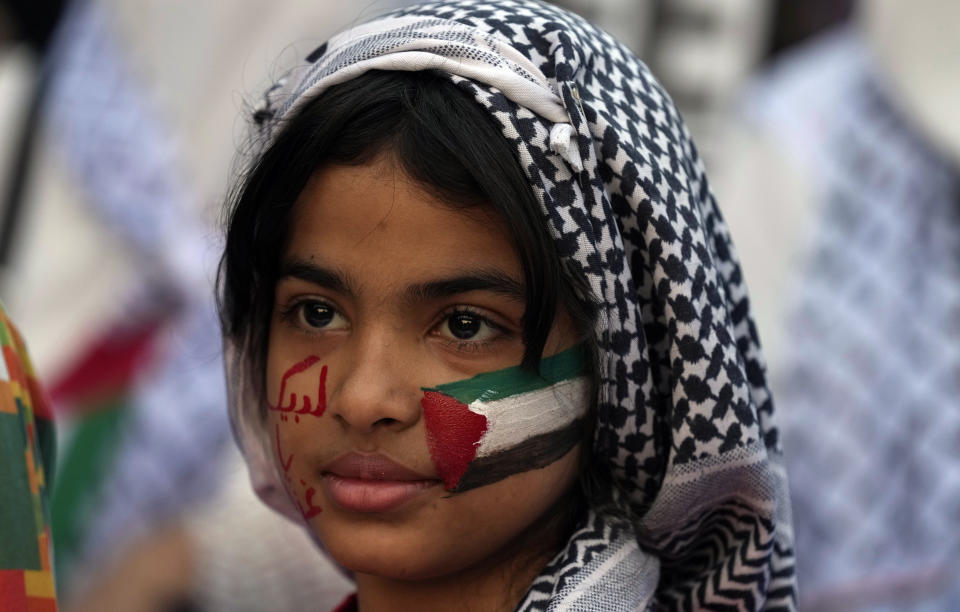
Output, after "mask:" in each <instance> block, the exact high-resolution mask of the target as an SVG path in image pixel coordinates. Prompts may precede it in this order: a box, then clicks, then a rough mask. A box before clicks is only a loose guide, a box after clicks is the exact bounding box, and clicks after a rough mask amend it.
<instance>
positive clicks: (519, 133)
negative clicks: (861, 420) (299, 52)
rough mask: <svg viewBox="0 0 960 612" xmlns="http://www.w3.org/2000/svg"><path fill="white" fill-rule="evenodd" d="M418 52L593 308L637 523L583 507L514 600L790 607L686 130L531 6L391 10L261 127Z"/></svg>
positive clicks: (764, 471) (753, 350)
mask: <svg viewBox="0 0 960 612" xmlns="http://www.w3.org/2000/svg"><path fill="white" fill-rule="evenodd" d="M412 51H417V52H419V53H420V54H421V55H413V54H412ZM401 52H402V53H407V54H408V55H407V56H405V57H410V58H413V59H412V60H411V62H409V63H403V62H398V61H396V60H397V58H398V54H399V53H401ZM423 53H427V54H430V57H431V58H433V60H435V62H436V63H431V62H428V63H427V64H426V66H434V65H436V66H438V67H440V69H442V70H444V71H447V72H450V73H451V74H452V78H453V79H454V82H456V83H457V84H458V85H459V86H460V87H462V88H463V89H465V90H466V91H468V92H470V93H471V94H472V95H473V96H474V97H475V98H476V100H477V101H478V102H479V103H480V104H481V105H483V107H484V108H486V109H487V110H488V111H489V112H490V113H491V115H492V116H493V117H494V118H496V120H497V121H498V122H499V123H500V124H501V126H502V128H503V134H504V137H505V138H507V139H508V140H509V141H510V142H511V143H513V144H514V145H515V146H516V150H517V153H518V157H519V159H520V163H521V164H522V165H523V167H524V169H525V170H526V172H527V174H528V176H529V179H530V183H531V186H532V187H533V189H534V191H535V193H536V195H537V196H538V197H539V199H540V200H541V202H542V204H543V212H544V216H545V218H546V221H547V223H548V226H549V228H550V230H551V232H552V234H553V236H554V239H555V243H556V248H557V250H558V252H559V254H560V256H561V258H562V259H563V260H564V262H565V264H566V265H567V267H568V268H570V269H571V270H572V271H574V273H577V274H582V275H583V276H584V277H585V278H587V279H588V280H589V282H590V286H591V288H592V290H593V293H594V297H595V298H596V299H597V301H598V302H599V303H600V305H601V316H600V319H599V322H598V325H597V330H596V333H597V337H598V339H599V342H600V345H601V347H602V349H603V355H604V362H603V368H602V371H603V385H602V390H601V396H600V401H599V411H598V415H599V423H598V427H597V435H596V439H595V444H594V449H593V452H594V453H595V454H596V455H597V456H598V457H599V458H601V459H602V460H606V461H609V462H610V463H611V464H612V466H613V467H614V471H615V473H616V476H617V477H618V479H619V482H620V484H621V485H622V487H623V489H624V490H625V491H626V492H627V494H628V499H627V500H625V501H624V505H626V504H629V505H630V506H631V508H632V511H633V513H634V516H636V517H638V518H637V519H636V521H634V522H633V524H630V523H629V522H628V523H626V524H624V523H623V522H617V521H616V520H615V519H613V518H612V517H603V516H598V515H596V514H591V516H590V517H589V520H588V521H587V523H586V526H585V527H584V528H583V529H581V530H579V531H577V532H576V533H575V534H574V535H573V536H572V538H571V540H570V543H569V546H568V547H567V548H566V549H565V550H564V551H562V552H561V553H560V555H559V556H558V557H557V558H556V559H554V561H553V562H552V563H550V564H549V565H548V566H547V568H546V569H545V570H544V573H543V574H542V575H541V576H540V578H538V579H537V580H536V581H535V582H534V584H533V587H532V588H531V591H530V593H528V596H527V597H526V598H525V599H524V601H523V603H522V604H521V609H523V610H548V609H549V610H555V609H565V610H566V609H569V610H599V609H603V610H632V609H637V608H638V607H658V608H662V607H667V608H669V609H719V608H723V609H738V610H753V609H760V608H766V609H792V608H793V607H794V605H795V589H794V582H793V562H792V541H791V540H792V535H791V528H790V513H789V503H788V499H787V492H786V478H785V474H784V471H783V469H782V461H781V458H780V457H781V455H780V449H779V441H778V437H777V429H776V428H775V427H774V425H773V422H772V420H773V419H772V416H773V404H772V401H771V397H770V394H769V392H768V390H767V384H766V374H765V366H764V363H763V359H762V356H761V353H760V348H759V344H758V341H757V337H756V331H755V329H754V325H753V322H752V320H751V317H750V307H749V302H748V299H747V293H746V287H745V286H744V283H743V279H742V277H741V273H740V267H739V265H738V263H737V260H736V256H735V254H734V252H733V250H732V247H731V245H730V237H729V233H728V231H727V227H726V225H725V224H724V222H723V220H722V218H721V216H720V213H719V211H718V209H717V206H716V203H715V201H714V199H713V196H712V195H711V193H710V190H709V187H708V185H707V180H706V176H705V175H704V171H703V166H702V164H701V162H700V160H699V158H698V156H697V152H696V149H695V147H694V145H693V143H692V142H691V140H690V136H689V134H688V133H687V130H686V127H685V126H684V124H683V122H682V121H681V119H680V117H679V115H678V113H677V110H676V108H675V107H674V106H673V103H672V102H671V101H670V99H669V97H668V96H667V94H666V93H665V92H664V91H663V89H662V88H661V87H660V85H659V84H658V83H657V82H656V81H655V79H654V78H653V76H652V75H651V74H650V72H649V71H648V70H647V68H646V67H645V66H644V65H643V64H642V63H641V62H640V61H639V60H637V58H636V57H634V56H633V55H632V54H631V53H630V52H629V51H628V50H627V49H626V48H625V47H623V46H622V45H620V44H619V43H617V42H616V41H615V40H614V39H612V38H611V37H610V36H609V35H607V34H605V33H603V32H601V31H599V30H597V29H596V28H594V27H593V26H591V25H589V24H588V23H586V22H585V21H583V20H582V19H580V18H579V17H576V16H575V15H572V14H570V13H567V12H564V11H562V10H559V9H557V8H555V7H551V6H549V5H545V4H540V3H534V2H514V1H511V0H501V1H495V2H474V1H470V0H464V1H457V2H444V3H438V4H432V5H424V6H419V7H414V8H409V9H404V10H402V11H400V12H397V13H394V14H393V15H391V16H389V17H387V18H385V19H383V20H380V21H377V22H374V23H373V24H368V26H365V27H361V28H360V29H357V30H356V32H354V33H351V32H349V31H348V33H347V34H346V35H344V36H341V37H340V38H338V39H334V40H333V41H331V44H330V48H327V47H322V48H321V49H319V50H318V51H317V52H315V53H314V54H311V57H310V58H309V59H310V60H311V62H310V63H309V64H308V65H306V66H303V67H300V68H299V69H298V70H296V71H294V72H292V73H291V74H290V76H289V77H288V78H287V80H286V81H283V82H281V83H279V84H278V85H277V86H276V87H274V88H272V89H271V90H270V91H269V92H268V94H267V96H266V98H265V101H264V104H263V106H262V107H261V108H260V109H259V110H258V112H257V116H256V118H257V120H258V123H259V124H260V125H261V128H263V129H262V134H263V136H264V139H265V140H267V139H269V136H270V134H271V132H272V131H273V130H274V129H275V127H276V126H277V125H279V123H280V122H281V121H282V120H283V118H284V117H285V116H287V113H289V112H291V109H295V108H296V106H297V103H298V102H302V100H303V99H304V98H307V97H310V96H313V95H316V94H317V93H319V92H320V91H321V90H322V89H323V88H325V87H326V86H329V85H331V84H334V83H336V82H338V79H339V80H346V79H347V78H352V77H353V76H355V75H356V74H357V73H358V72H360V71H362V70H365V69H369V68H383V67H384V66H389V67H390V69H424V68H425V64H424V63H423V62H422V61H421V59H422V57H423V55H422V54H423ZM417 58H421V59H417ZM448 59H454V60H456V61H454V62H447V63H444V60H448ZM378 62H379V64H378ZM460 65H462V66H464V67H463V68H459V66H460ZM531 65H532V66H533V68H530V67H529V66H531ZM537 91H539V92H540V93H539V94H538V93H536V92H537ZM238 409H239V408H238V406H236V405H235V406H234V410H238ZM631 576H632V577H633V579H628V577H631ZM651 576H653V578H651ZM637 577H643V578H642V579H638V578H637ZM570 584H575V585H576V593H575V595H571V594H570V590H569V589H568V588H567V587H568V586H569V585H570ZM613 593H618V595H617V596H612V594H613Z"/></svg>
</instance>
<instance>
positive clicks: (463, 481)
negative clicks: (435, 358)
mask: <svg viewBox="0 0 960 612" xmlns="http://www.w3.org/2000/svg"><path fill="white" fill-rule="evenodd" d="M585 369H586V359H585V357H584V352H583V349H582V348H581V347H574V348H572V349H569V350H566V351H564V352H562V353H558V354H556V355H553V356H551V357H547V358H546V359H543V360H542V361H541V362H540V372H539V374H537V373H534V372H528V371H525V370H522V369H520V367H519V366H517V367H512V368H507V369H504V370H497V371H495V372H486V373H483V374H479V375H477V376H474V377H473V378H469V379H467V380H461V381H457V382H452V383H447V384H444V385H438V386H436V387H431V388H426V387H424V388H423V399H422V400H421V404H422V406H423V419H424V422H425V424H426V429H427V445H428V446H429V448H430V455H431V457H433V462H434V464H435V465H436V467H437V473H438V474H439V475H440V477H441V478H442V479H443V481H444V485H445V487H446V489H447V490H448V491H453V492H462V491H468V490H470V489H474V488H476V487H480V486H484V485H487V484H491V483H494V482H497V481H498V480H503V479H504V478H506V477H508V476H511V475H513V474H518V473H520V472H526V471H529V470H534V469H538V468H542V467H545V466H547V465H549V464H551V463H553V462H554V461H556V460H557V459H559V458H560V457H562V456H564V455H565V454H566V453H567V451H569V450H570V449H571V448H573V447H574V445H576V443H577V442H579V441H580V440H581V438H582V431H583V429H582V427H583V417H584V415H586V413H587V409H588V407H589V406H590V382H589V378H588V377H587V376H586V375H585V374H586V373H585Z"/></svg>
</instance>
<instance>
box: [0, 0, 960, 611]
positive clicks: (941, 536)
mask: <svg viewBox="0 0 960 612" xmlns="http://www.w3.org/2000/svg"><path fill="white" fill-rule="evenodd" d="M558 3H559V4H561V5H564V6H566V7H567V8H570V9H572V10H574V11H577V12H580V13H581V14H583V15H584V16H586V17H587V18H588V19H590V20H592V21H594V22H595V23H597V24H599V25H600V26H602V27H604V28H605V29H607V30H609V31H611V32H612V33H613V34H614V35H616V36H617V37H618V38H619V39H620V40H622V41H623V42H624V43H625V44H627V45H628V46H629V47H631V48H632V49H633V50H634V51H635V52H636V53H637V54H638V55H639V56H640V57H641V58H643V59H644V60H645V61H646V62H647V63H648V64H649V65H650V66H651V68H652V69H653V71H654V73H655V74H656V75H657V76H658V77H659V78H660V80H661V81H662V83H663V84H664V86H665V87H666V89H667V90H668V92H669V93H670V94H671V95H672V96H673V98H674V100H675V101H676V102H677V104H678V106H679V107H680V108H681V110H682V112H683V114H684V116H685V118H686V120H687V123H688V126H689V128H690V130H691V132H692V133H693V134H694V137H695V140H696V142H697V143H698V146H699V147H700V152H701V154H702V156H703V158H704V160H705V163H706V165H707V169H708V175H709V176H710V178H711V181H712V188H713V190H714V193H715V194H716V196H717V198H718V200H719V202H720V206H721V209H722V210H723V212H724V214H725V216H726V218H727V221H728V223H729V226H730V229H731V232H732V233H733V236H734V241H735V244H736V245H737V248H738V251H739V253H740V256H741V259H742V261H743V268H744V273H745V275H746V278H747V282H748V285H749V287H750V290H751V299H752V307H753V309H754V313H755V316H756V319H757V324H758V327H759V331H760V335H761V339H762V341H763V345H764V347H765V352H766V356H767V361H768V369H769V372H770V376H771V380H772V381H773V385H774V397H775V399H776V402H777V406H778V410H779V415H780V419H781V424H782V426H783V427H782V436H783V445H784V447H785V450H786V453H787V460H788V466H789V469H790V479H791V495H792V499H793V510H794V523H795V530H796V534H795V535H796V548H797V557H798V564H799V565H798V569H799V580H800V604H801V608H802V609H804V610H905V609H910V610H957V609H960V189H958V187H960V180H958V179H960V120H958V110H957V109H960V36H957V34H956V27H957V24H958V23H960V5H958V4H957V3H954V2H951V1H950V0H914V1H913V2H910V3H905V2H897V1H896V0H862V1H861V2H853V1H852V0H835V1H830V0H808V1H804V0H723V1H720V2H715V1H711V0H564V1H562V2H558ZM400 4H403V2H402V0H373V1H369V2H360V3H346V2H334V1H332V0H327V1H323V0H313V1H309V2H308V1H306V0H289V1H285V2H268V1H265V0H229V1H228V0H204V1H196V0H191V1H187V0H73V1H66V0H31V1H27V0H20V1H15V0H7V1H5V2H3V3H2V5H0V298H2V301H3V304H4V305H5V307H6V309H7V311H8V313H9V315H10V317H11V318H12V320H13V321H15V322H16V324H17V325H18V327H19V328H20V330H21V332H22V334H23V335H24V337H25V338H26V340H27V344H28V345H29V348H30V353H31V355H32V357H33V365H34V369H35V371H36V374H37V378H38V379H39V380H40V381H41V383H42V384H43V385H44V387H45V388H46V389H47V392H48V394H49V396H50V400H51V403H52V406H53V409H54V412H55V415H56V421H57V429H58V440H57V460H56V468H57V469H56V476H55V478H54V479H53V486H52V496H51V499H50V504H49V509H50V514H51V519H50V524H51V534H52V537H53V540H54V542H55V553H56V554H55V556H54V560H53V570H54V574H55V577H56V589H57V597H58V599H59V606H60V608H61V609H65V610H81V611H85V610H144V611H147V610H151V611H173V610H197V611H214V610H267V609H269V610H278V611H282V610H300V609H303V608H304V607H307V608H309V609H327V608H332V607H333V606H334V605H335V604H336V603H337V602H338V601H339V600H340V599H341V598H342V597H343V595H344V594H346V593H348V592H349V591H350V590H351V589H350V584H349V582H348V581H347V580H346V578H345V577H343V576H342V575H341V574H340V573H339V572H338V570H337V569H336V568H334V567H333V566H332V565H331V564H330V563H329V562H327V561H326V560H325V559H324V558H323V557H322V556H321V555H320V554H319V553H317V552H316V550H315V548H314V546H313V544H312V542H311V541H310V540H309V539H308V537H307V536H306V534H304V533H302V532H301V531H300V530H299V529H298V528H297V527H295V526H293V525H289V524H286V523H285V522H284V521H283V519H281V518H279V517H276V516H273V515H272V514H271V513H270V512H269V511H268V510H267V509H266V508H265V507H263V506H261V505H260V504H259V502H257V501H256V500H255V498H254V496H253V494H252V492H251V491H250V487H249V484H248V482H247V477H246V472H245V468H244V467H243V464H242V462H241V460H240V459H239V457H238V454H237V451H236V450H235V448H234V445H233V444H232V442H231V440H230V431H229V426H228V423H227V419H226V410H225V388H224V382H223V372H222V361H221V356H220V339H219V331H218V325H217V318H216V312H215V305H214V301H213V282H214V278H215V273H216V265H217V259H218V257H219V250H220V244H221V228H222V203H223V200H224V198H225V196H226V193H227V190H228V189H229V187H230V184H231V179H232V177H233V172H234V171H235V170H236V168H235V167H234V164H233V159H234V156H235V155H236V153H237V152H238V151H239V150H240V149H241V148H242V146H243V143H244V139H245V134H246V129H247V122H246V118H247V117H248V116H249V114H250V112H251V109H252V105H253V102H254V101H255V100H256V99H257V98H258V96H259V94H260V92H261V91H262V90H263V89H264V88H265V87H266V86H267V85H269V84H270V83H271V82H272V79H273V78H275V77H276V76H278V75H279V74H280V73H281V72H282V70H283V67H284V66H289V65H290V64H291V63H293V62H296V61H298V60H300V59H302V58H303V57H304V56H305V55H306V54H307V53H308V52H309V51H310V50H312V49H313V48H315V47H316V46H317V45H318V44H319V43H320V42H322V41H323V40H324V39H325V38H326V37H327V36H329V35H330V34H332V33H334V32H336V31H338V30H340V29H342V28H344V27H347V26H349V25H350V24H352V23H356V22H357V21H362V20H364V19H365V18H368V17H371V16H373V15H376V14H379V13H382V12H385V11H387V10H389V9H391V8H393V7H395V6H398V5H400ZM0 416H3V415H0ZM0 476H2V474H0ZM0 486H3V483H2V482H0ZM5 493H6V491H4V490H0V503H2V501H3V500H2V496H3V495H4V494H5ZM3 546H4V543H3V542H0V548H2V547H3ZM3 559H4V555H3V553H2V551H0V563H2V562H3ZM4 569H6V568H4V567H0V572H2V571H3V570H4ZM0 582H2V581H0ZM0 586H2V585H0ZM38 609H39V608H38Z"/></svg>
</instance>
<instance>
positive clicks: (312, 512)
mask: <svg viewBox="0 0 960 612" xmlns="http://www.w3.org/2000/svg"><path fill="white" fill-rule="evenodd" d="M274 433H275V435H276V439H277V458H278V459H279V460H280V467H282V468H283V477H284V479H285V480H286V483H285V486H286V488H287V493H288V494H289V495H290V497H291V498H292V499H293V503H295V504H296V505H297V510H299V511H300V514H301V515H302V516H303V520H305V521H309V520H310V519H312V518H313V517H315V516H317V515H318V514H320V513H321V512H322V511H323V509H322V508H321V507H320V506H319V505H317V504H315V503H314V501H313V496H314V495H316V494H317V490H316V489H315V488H314V487H308V488H307V490H306V491H305V492H304V494H303V502H304V503H303V504H301V503H300V500H299V499H297V495H296V494H295V493H294V491H293V480H292V479H291V478H290V468H291V466H292V465H293V453H290V456H289V457H287V458H286V459H284V458H283V448H282V446H281V443H280V423H276V424H275V427H274ZM299 480H300V485H301V486H303V487H306V486H307V483H306V481H304V480H303V479H302V478H301V479H299ZM304 505H305V506H306V508H304Z"/></svg>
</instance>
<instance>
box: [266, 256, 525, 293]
mask: <svg viewBox="0 0 960 612" xmlns="http://www.w3.org/2000/svg"><path fill="white" fill-rule="evenodd" d="M279 278H296V279H299V280H303V281H306V282H308V283H313V284H314V285H317V286H319V287H324V288H326V289H330V290H333V291H337V292H340V293H344V294H347V295H357V291H356V290H355V289H354V288H353V283H351V281H350V278H349V276H347V275H345V274H342V273H341V272H339V271H337V270H334V269H331V268H327V267H324V266H320V265H317V264H315V263H312V262H309V261H305V260H303V259H290V260H287V261H285V262H283V264H282V265H281V267H280V274H279ZM470 291H490V292H492V293H496V294H498V295H502V296H504V297H506V298H508V299H510V300H513V301H515V302H521V303H523V302H524V301H525V300H526V296H527V292H526V290H525V288H524V285H523V283H521V282H519V281H517V280H516V279H514V278H512V277H510V276H508V275H507V274H505V273H503V272H501V271H500V270H490V269H477V270H466V271H463V272H461V273H458V274H456V275H455V276H450V277H449V278H440V279H437V280H432V281H427V282H424V283H418V284H416V285H411V286H409V287H408V288H407V289H406V290H405V291H404V292H403V293H404V298H405V299H406V301H408V302H411V303H413V302H420V301H428V300H436V299H440V298H445V297H450V296H454V295H458V294H461V293H469V292H470Z"/></svg>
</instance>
